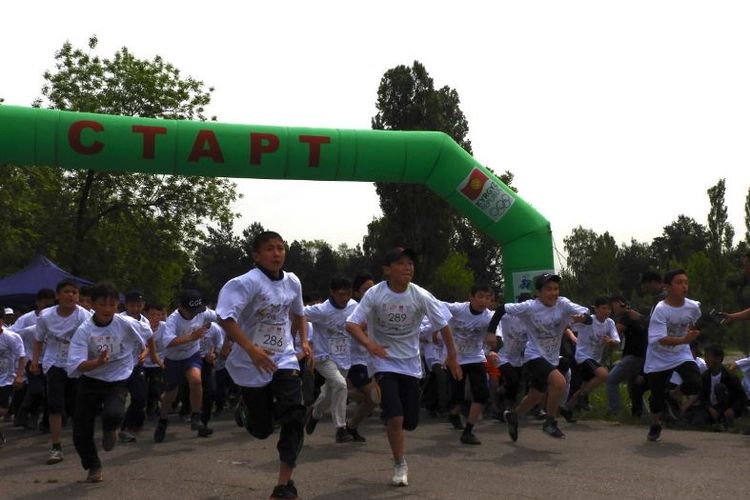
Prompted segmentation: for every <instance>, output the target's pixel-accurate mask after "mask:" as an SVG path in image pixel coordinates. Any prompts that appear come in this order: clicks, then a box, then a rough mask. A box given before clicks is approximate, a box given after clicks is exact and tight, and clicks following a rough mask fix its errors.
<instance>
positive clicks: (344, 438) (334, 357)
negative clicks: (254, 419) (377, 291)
mask: <svg viewBox="0 0 750 500" xmlns="http://www.w3.org/2000/svg"><path fill="white" fill-rule="evenodd" d="M356 306H357V302H355V301H354V300H352V282H351V281H349V279H348V278H344V277H336V278H333V279H332V280H331V297H330V298H329V299H328V300H327V301H325V302H323V303H322V304H316V305H313V306H307V307H305V317H307V319H308V320H309V321H310V323H312V325H313V328H314V330H315V344H314V348H313V352H314V353H315V370H317V372H318V373H320V375H321V376H323V378H325V379H326V382H325V384H323V387H322V388H321V391H320V395H318V399H317V400H316V401H315V404H313V406H312V408H311V409H310V411H309V414H308V419H307V424H306V426H305V432H307V434H312V433H313V432H314V431H315V426H316V425H317V423H318V420H320V419H321V417H322V416H323V412H324V411H325V410H327V409H328V408H330V410H331V418H332V420H333V425H334V426H335V427H336V436H335V440H336V442H337V443H348V442H351V441H353V440H354V436H352V434H351V432H350V431H349V429H348V428H347V426H346V396H347V387H346V373H347V372H348V371H349V367H350V366H351V364H352V358H351V341H352V338H351V337H350V336H349V334H348V333H347V332H346V329H345V327H346V318H348V317H349V315H350V314H351V313H352V312H353V311H354V308H355V307H356Z"/></svg>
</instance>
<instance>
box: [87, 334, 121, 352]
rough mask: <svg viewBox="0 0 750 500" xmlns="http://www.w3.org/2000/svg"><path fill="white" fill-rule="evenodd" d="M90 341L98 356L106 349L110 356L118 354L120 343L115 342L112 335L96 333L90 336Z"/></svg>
mask: <svg viewBox="0 0 750 500" xmlns="http://www.w3.org/2000/svg"><path fill="white" fill-rule="evenodd" d="M91 342H92V343H93V344H94V352H95V353H96V355H97V356H98V355H99V354H101V353H102V352H103V351H105V350H106V351H108V352H109V355H110V356H113V355H116V354H120V351H121V350H122V345H121V344H120V343H119V342H115V340H114V338H113V337H112V335H96V336H92V337H91Z"/></svg>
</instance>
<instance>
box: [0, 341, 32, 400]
mask: <svg viewBox="0 0 750 500" xmlns="http://www.w3.org/2000/svg"><path fill="white" fill-rule="evenodd" d="M25 356H26V351H24V349H23V340H21V336H20V335H18V334H17V333H16V332H14V331H11V330H9V329H8V328H7V327H2V329H0V387H4V386H6V385H12V384H13V382H14V381H15V380H16V370H17V369H18V360H19V359H21V358H23V357H25Z"/></svg>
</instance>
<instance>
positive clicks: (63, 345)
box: [57, 340, 70, 362]
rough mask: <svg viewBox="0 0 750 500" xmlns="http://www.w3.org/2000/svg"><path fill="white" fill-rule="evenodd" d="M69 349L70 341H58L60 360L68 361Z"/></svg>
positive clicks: (58, 356)
mask: <svg viewBox="0 0 750 500" xmlns="http://www.w3.org/2000/svg"><path fill="white" fill-rule="evenodd" d="M69 350H70V342H65V341H62V340H58V341H57V359H58V360H59V361H64V362H67V360H68V351H69Z"/></svg>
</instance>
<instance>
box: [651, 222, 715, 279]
mask: <svg viewBox="0 0 750 500" xmlns="http://www.w3.org/2000/svg"><path fill="white" fill-rule="evenodd" d="M707 247H708V232H707V230H706V227H705V226H704V225H703V224H700V223H698V222H696V221H695V219H693V218H692V217H688V216H686V215H679V216H678V217H677V220H676V221H674V222H672V223H671V224H670V225H668V226H665V227H664V230H663V231H662V234H661V236H657V237H656V238H654V240H653V242H652V243H651V251H652V253H653V254H654V257H655V258H656V262H657V263H658V265H659V268H660V269H667V268H669V267H670V263H676V264H679V265H682V266H684V265H686V264H687V261H688V259H689V258H690V256H691V255H692V254H694V253H696V252H700V251H702V250H705V249H706V248H707Z"/></svg>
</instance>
